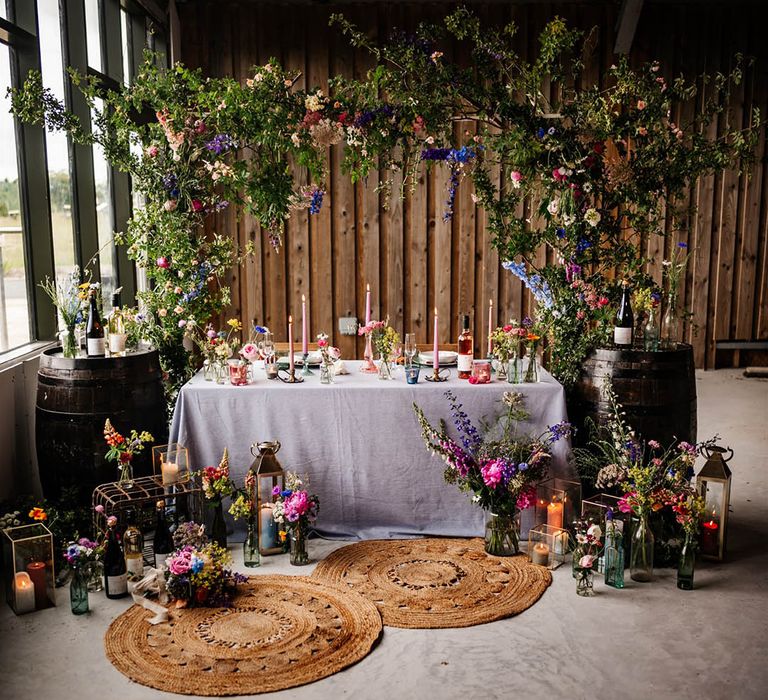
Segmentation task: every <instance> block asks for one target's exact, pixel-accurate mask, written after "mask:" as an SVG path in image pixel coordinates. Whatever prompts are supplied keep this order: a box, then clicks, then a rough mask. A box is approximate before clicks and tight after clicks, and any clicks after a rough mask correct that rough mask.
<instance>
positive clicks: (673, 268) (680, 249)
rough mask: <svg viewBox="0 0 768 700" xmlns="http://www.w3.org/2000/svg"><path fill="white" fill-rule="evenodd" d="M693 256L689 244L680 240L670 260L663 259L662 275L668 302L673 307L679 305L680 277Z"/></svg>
mask: <svg viewBox="0 0 768 700" xmlns="http://www.w3.org/2000/svg"><path fill="white" fill-rule="evenodd" d="M690 257H691V252H690V251H689V250H688V244H687V243H685V242H683V241H680V242H678V244H677V245H676V246H675V249H674V252H673V255H672V257H671V259H669V260H663V261H662V263H661V264H662V275H663V282H664V286H665V287H666V290H667V291H666V293H667V304H669V305H670V306H671V307H672V308H675V307H676V306H677V295H678V293H679V287H680V278H681V277H682V276H683V275H684V274H685V267H686V265H687V264H688V260H689V259H690Z"/></svg>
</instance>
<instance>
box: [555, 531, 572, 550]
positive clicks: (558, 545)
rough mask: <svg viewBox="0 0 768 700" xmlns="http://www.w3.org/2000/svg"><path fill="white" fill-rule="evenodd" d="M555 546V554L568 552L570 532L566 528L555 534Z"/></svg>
mask: <svg viewBox="0 0 768 700" xmlns="http://www.w3.org/2000/svg"><path fill="white" fill-rule="evenodd" d="M553 546H554V551H555V554H568V533H567V532H566V531H565V530H563V531H562V532H559V533H557V534H555V536H554V542H553Z"/></svg>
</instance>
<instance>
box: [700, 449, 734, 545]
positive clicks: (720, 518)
mask: <svg viewBox="0 0 768 700" xmlns="http://www.w3.org/2000/svg"><path fill="white" fill-rule="evenodd" d="M703 451H704V454H705V455H706V457H707V461H706V462H705V463H704V466H703V467H702V468H701V471H700V472H699V473H698V474H697V475H696V490H697V491H698V492H699V496H701V498H702V499H703V500H704V517H703V519H702V522H701V534H700V545H701V549H700V551H701V556H702V557H705V558H707V559H717V560H722V558H723V556H724V554H725V538H726V534H727V532H726V531H727V529H728V508H729V504H730V501H731V470H730V469H729V468H728V464H727V462H728V461H729V460H730V459H731V458H732V457H733V450H732V449H730V448H729V447H728V448H724V447H719V446H718V445H714V446H712V447H705V448H704V450H703ZM726 453H728V456H727V457H725V456H724V455H725V454H726Z"/></svg>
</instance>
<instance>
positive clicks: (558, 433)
mask: <svg viewBox="0 0 768 700" xmlns="http://www.w3.org/2000/svg"><path fill="white" fill-rule="evenodd" d="M571 430H572V426H571V424H570V423H569V422H568V421H561V422H560V423H555V424H554V425H550V426H549V432H550V434H551V436H552V437H551V441H552V442H556V441H557V440H561V439H562V438H565V437H568V436H569V435H570V434H571Z"/></svg>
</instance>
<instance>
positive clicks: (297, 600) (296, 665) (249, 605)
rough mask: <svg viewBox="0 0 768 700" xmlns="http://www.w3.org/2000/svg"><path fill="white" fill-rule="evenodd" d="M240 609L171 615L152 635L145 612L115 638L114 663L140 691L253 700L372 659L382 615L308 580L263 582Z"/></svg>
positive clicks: (116, 628)
mask: <svg viewBox="0 0 768 700" xmlns="http://www.w3.org/2000/svg"><path fill="white" fill-rule="evenodd" d="M240 588H241V592H240V593H238V595H237V597H236V598H235V600H234V601H233V602H234V606H233V607H231V608H188V609H183V610H176V609H172V611H171V619H170V620H169V622H167V623H161V624H159V625H155V626H152V625H150V624H149V623H148V622H147V619H148V618H149V617H151V613H149V612H148V611H147V610H145V609H144V608H142V607H139V606H138V605H134V606H133V607H132V608H130V609H129V610H128V611H126V612H125V613H123V614H122V615H120V617H118V618H117V619H116V620H115V621H114V622H113V623H112V624H111V625H110V626H109V629H108V630H107V633H106V636H105V639H104V644H105V647H106V652H107V657H108V658H109V660H110V661H111V662H112V663H113V664H114V665H115V666H116V667H117V669H118V670H119V671H120V672H121V673H123V674H125V675H126V676H128V678H130V679H131V680H133V681H136V682H137V683H141V684H142V685H148V686H150V687H152V688H157V689H158V690H165V691H168V692H171V693H181V694H184V695H219V696H220V695H251V694H255V693H265V692H268V691H273V690H282V689H283V688H291V687H294V686H297V685H303V684H305V683H311V682H312V681H316V680H318V679H320V678H325V677H326V676H330V675H331V674H333V673H336V672H337V671H340V670H341V669H343V668H345V667H347V666H350V665H352V664H353V663H355V662H357V661H359V660H360V659H362V658H363V657H364V656H366V655H367V654H368V652H369V651H370V650H371V648H372V646H373V645H374V643H375V642H376V641H377V640H378V638H379V636H380V634H381V617H380V616H379V613H378V612H377V611H376V607H375V606H374V605H373V604H372V603H370V602H369V601H367V600H365V598H363V597H362V596H359V595H357V594H355V593H352V592H351V591H345V590H342V589H339V588H336V587H332V586H329V585H326V584H324V583H323V582H321V581H317V580H312V579H310V578H307V577H304V576H278V575H273V576H254V577H251V578H250V579H249V581H248V583H246V584H243V585H242V586H241V587H240Z"/></svg>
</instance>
